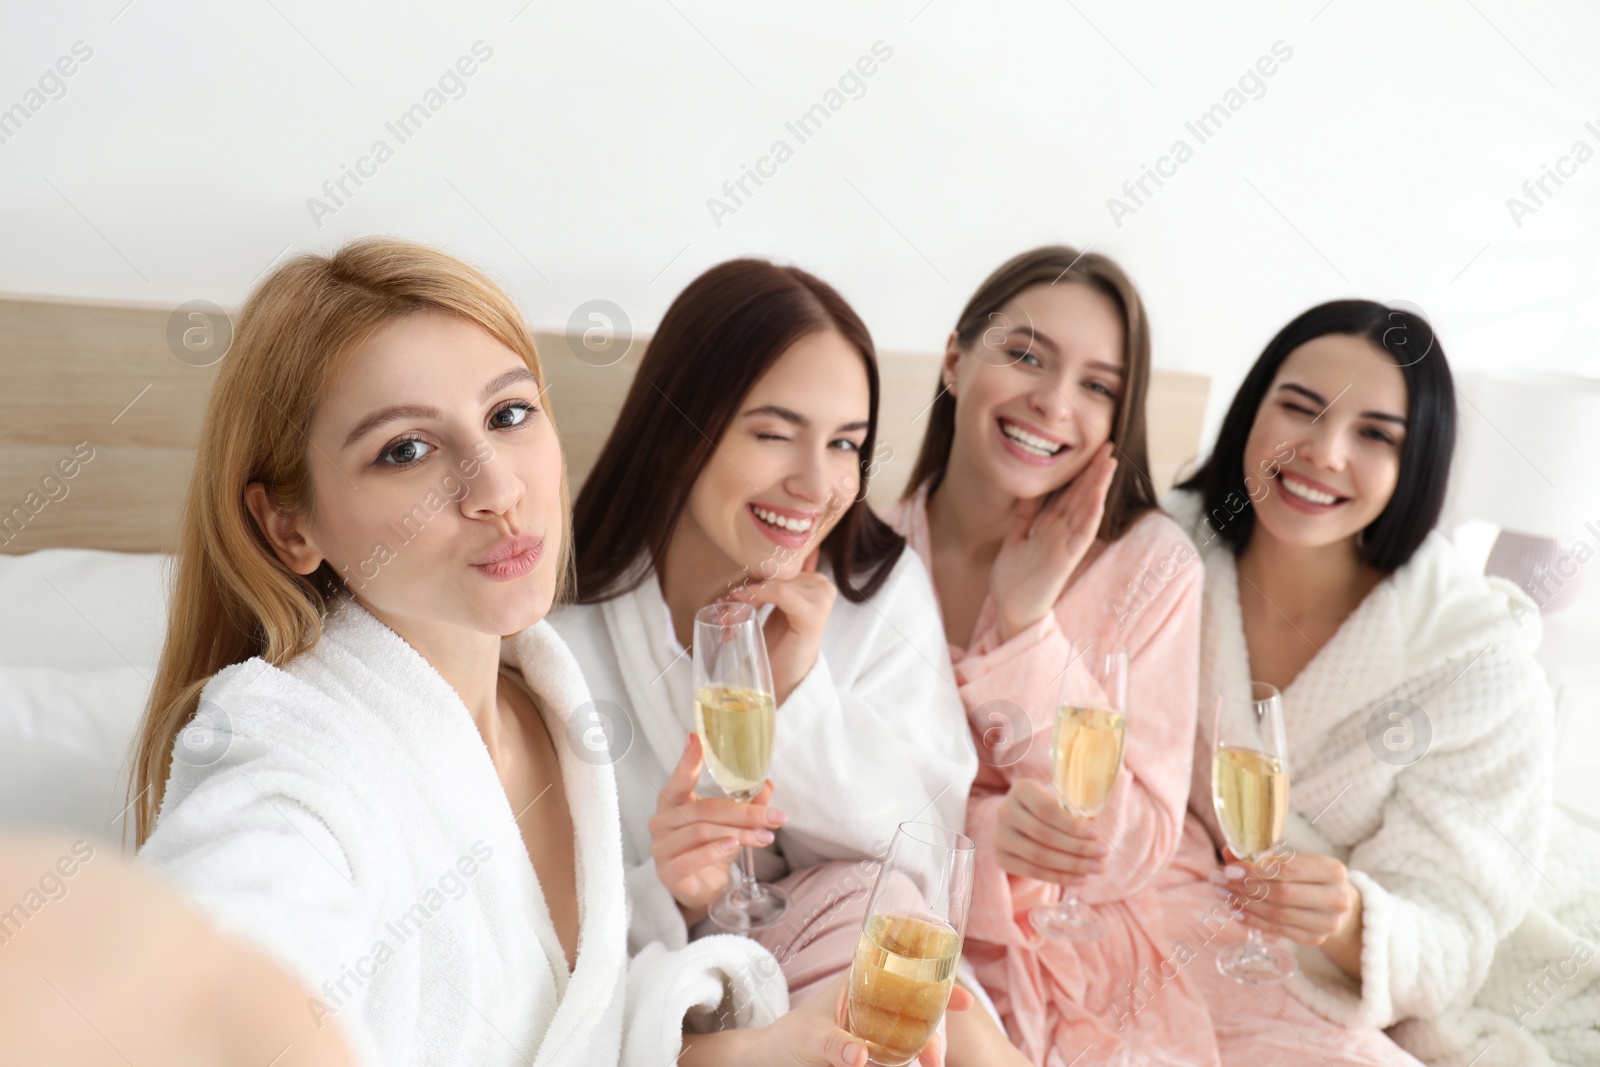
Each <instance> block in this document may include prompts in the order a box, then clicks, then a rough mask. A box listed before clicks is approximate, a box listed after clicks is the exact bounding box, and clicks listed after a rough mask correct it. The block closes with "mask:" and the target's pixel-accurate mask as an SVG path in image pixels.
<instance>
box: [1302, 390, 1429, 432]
mask: <svg viewBox="0 0 1600 1067" xmlns="http://www.w3.org/2000/svg"><path fill="white" fill-rule="evenodd" d="M1278 390H1279V391H1280V392H1290V393H1299V394H1300V395H1301V396H1303V397H1305V398H1306V399H1307V400H1310V401H1311V402H1312V403H1314V404H1318V405H1320V406H1321V407H1322V410H1324V411H1326V410H1328V402H1327V401H1326V400H1324V399H1323V398H1322V394H1321V393H1319V392H1317V391H1316V390H1314V389H1307V388H1306V387H1305V386H1303V385H1296V384H1295V383H1294V382H1284V383H1283V384H1282V385H1280V386H1278ZM1361 417H1362V418H1364V419H1376V420H1377V421H1379V422H1392V423H1395V424H1397V425H1399V426H1404V425H1406V420H1405V418H1404V417H1402V416H1400V415H1391V414H1389V413H1388V412H1387V411H1363V412H1362V413H1361Z"/></svg>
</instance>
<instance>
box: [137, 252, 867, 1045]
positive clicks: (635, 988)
mask: <svg viewBox="0 0 1600 1067" xmlns="http://www.w3.org/2000/svg"><path fill="white" fill-rule="evenodd" d="M543 394H544V377H543V372H542V370H541V368H540V365H539V359H538V355H537V353H536V352H535V350H534V346H533V342H532V339H531V336H530V334H529V332H528V330H527V328H526V326H525V325H524V324H523V323H522V321H521V319H520V317H519V315H518V313H517V311H516V309H515V307H514V306H513V305H512V303H511V302H510V300H509V299H507V297H506V296H505V295H504V294H503V293H502V292H500V290H499V289H497V288H496V287H495V286H494V285H493V283H491V282H490V281H489V280H488V279H486V278H485V277H484V276H483V275H481V274H480V273H478V272H477V271H475V270H473V269H472V268H470V267H468V266H466V265H464V264H462V263H460V262H459V261H457V260H455V259H452V258H451V257H449V256H446V255H443V254H441V253H439V252H435V251H432V250H429V249H426V248H422V247H419V246H416V245H412V244H407V243H403V242H398V241H393V240H385V239H367V240H362V241H358V242H356V243H354V244H352V245H349V246H347V247H345V248H343V249H341V250H340V251H338V252H337V253H335V254H334V255H332V256H327V257H324V256H316V255H305V256H301V257H299V258H297V259H295V260H293V261H292V262H289V263H287V264H286V265H284V266H282V267H280V268H279V269H278V270H276V271H275V272H274V273H273V274H272V275H271V276H270V277H269V278H268V279H267V280H266V281H265V282H263V283H262V285H261V286H260V288H259V289H258V290H257V291H256V292H255V293H254V294H253V295H252V297H251V298H250V300H249V302H248V303H247V305H246V306H245V308H244V311H243V313H242V316H241V318H240V321H239V324H238V331H237V335H236V340H235V343H234V347H233V350H232V351H231V352H230V354H229V356H228V360H227V363H226V364H225V365H224V366H223V369H222V371H221V374H220V375H219V377H218V380H217V383H216V386H215V388H214V391H213V394H212V397H211V401H210V406H209V408H208V411H207V414H206V419H205V425H204V429H203V431H202V438H201V442H200V447H199V451H198V455H197V459H196V463H195V468H194V475H193V481H192V483H191V486H190V490H189V495H188V500H187V504H186V507H185V509H184V513H183V519H182V529H181V537H180V543H179V552H178V557H179V558H178V566H177V575H176V581H175V587H174V590H173V594H172V598H171V613H170V622H169V629H168V634H167V640H166V645H165V648H164V651H163V654H162V660H161V663H160V667H159V673H158V676H157V678H156V682H155V686H154V690H153V692H152V694H151V698H150V703H149V706H148V709H147V711H146V716H145V720H144V722H143V725H142V727H141V732H140V736H139V739H138V744H137V750H136V754H135V758H136V767H135V771H136V775H135V780H134V789H135V797H134V800H135V804H134V810H135V813H136V822H137V832H138V839H139V843H140V845H141V846H142V850H141V852H140V854H139V860H140V862H141V863H142V864H143V865H144V866H146V867H147V868H149V869H151V870H154V871H157V872H159V873H161V874H162V875H164V876H165V877H166V878H167V879H169V880H170V881H171V882H173V883H175V884H176V885H177V886H178V887H179V888H180V889H181V890H182V891H183V892H184V894H185V895H186V896H187V897H188V898H189V899H190V900H192V901H193V902H195V903H196V904H197V905H198V906H199V907H200V908H201V909H202V911H204V912H205V913H206V914H207V915H208V916H209V917H210V918H212V919H213V920H214V921H215V922H216V923H217V924H218V925H220V926H221V927H222V928H223V930H224V931H225V932H228V933H231V934H235V935H237V936H239V937H241V938H243V939H245V940H247V941H251V942H253V943H255V944H257V945H258V946H259V947H261V948H263V949H265V950H266V951H267V952H268V953H269V955H271V956H272V957H273V958H275V959H277V960H279V961H280V962H282V963H283V964H284V965H285V966H286V967H287V968H288V969H289V970H291V971H292V972H293V973H294V974H295V975H296V976H297V977H298V978H299V979H300V981H301V982H302V983H303V984H304V985H305V986H306V987H307V988H308V989H309V991H310V992H309V995H308V997H307V1000H306V1010H307V1012H308V1013H309V1015H310V1017H311V1018H312V1019H313V1020H315V1021H316V1023H317V1025H318V1026H319V1027H322V1026H326V1025H329V1024H333V1025H336V1026H339V1027H341V1028H342V1029H343V1031H344V1033H345V1035H346V1036H347V1038H348V1039H349V1041H350V1044H351V1045H352V1047H353V1048H354V1049H355V1050H356V1053H357V1057H358V1060H359V1062H361V1063H363V1064H367V1065H371V1064H379V1063H383V1064H390V1063H428V1064H436V1063H463V1064H465V1063H471V1064H474V1065H480V1064H529V1063H532V1064H552V1065H553V1064H572V1065H574V1067H578V1065H583V1067H587V1065H590V1064H603V1063H615V1062H618V1061H619V1057H620V1060H621V1062H624V1063H630V1064H631V1063H640V1064H650V1065H652V1067H659V1065H662V1064H666V1063H670V1062H673V1060H674V1059H675V1058H676V1057H678V1056H679V1054H680V1051H681V1052H683V1053H685V1055H684V1056H683V1059H682V1061H681V1062H684V1063H719V1062H744V1061H745V1060H749V1059H754V1060H758V1061H760V1062H772V1063H793V1064H822V1063H828V1064H839V1065H841V1067H855V1065H856V1064H857V1063H858V1061H859V1060H860V1059H861V1058H864V1055H865V1053H864V1052H863V1050H861V1049H860V1048H859V1046H858V1045H857V1044H855V1043H854V1042H852V1041H851V1039H850V1038H849V1035H848V1034H846V1033H845V1032H844V1031H843V1030H842V1029H840V1028H839V1027H838V1026H837V1025H835V1022H834V1019H833V1018H832V1017H830V1016H829V1013H828V1010H827V1009H828V1008H829V1007H830V1006H831V1005H830V1004H822V1005H820V1006H819V1007H817V1008H815V1009H813V1010H811V1011H809V1012H806V1011H802V1012H795V1013H790V1014H787V1015H783V1016H782V1018H781V1019H779V1020H778V1021H777V1022H776V1023H774V1024H773V1025H771V1026H757V1027H751V1026H750V1024H760V1023H766V1022H770V1021H771V1020H773V1019H774V1018H775V1017H777V1016H778V1015H779V1014H780V1013H781V1012H782V1010H783V1009H784V1007H785V1006H786V996H785V993H784V990H783V987H782V983H781V979H777V980H776V981H771V980H769V981H763V979H762V977H761V976H762V975H766V974H771V975H774V976H775V975H776V973H777V970H776V966H775V964H774V963H773V961H772V960H771V958H770V957H769V956H767V955H766V954H765V953H764V952H763V950H761V949H759V948H757V947H756V946H755V945H754V944H753V943H752V942H749V941H745V940H742V939H735V938H725V937H724V938H708V939H706V940H704V941H702V942H699V943H697V944H695V945H691V946H687V947H685V948H683V949H681V950H679V951H677V952H667V951H666V950H665V949H664V948H662V947H661V946H660V945H646V946H643V947H642V949H641V951H640V952H639V954H638V956H637V958H635V959H633V960H631V961H630V959H629V955H628V951H627V944H626V939H627V925H626V908H625V890H624V883H623V867H622V855H621V851H620V846H619V841H620V829H619V824H618V816H617V797H616V786H615V781H614V778H613V775H612V771H611V768H610V767H609V766H608V765H606V764H605V763H604V762H596V761H591V760H586V759H585V758H583V757H584V754H585V752H586V751H587V750H586V749H585V748H584V747H583V746H582V745H581V743H578V742H575V741H572V740H570V736H571V735H570V731H571V729H572V725H571V724H572V723H573V722H574V721H579V720H575V715H577V714H578V713H580V712H581V709H582V708H583V706H584V705H585V704H586V703H587V702H588V701H589V693H588V689H587V687H586V686H585V684H584V680H583V677H582V675H581V673H580V672H579V670H578V666H577V663H576V662H575V661H574V659H573V658H572V656H571V654H570V653H569V652H568V651H567V648H566V645H565V644H563V643H562V641H561V639H560V638H559V637H557V636H556V635H555V633H554V632H553V631H552V630H551V629H550V627H549V626H548V624H546V623H545V622H543V618H544V616H545V614H546V612H548V610H549V608H550V605H551V603H552V602H553V600H554V599H555V597H556V596H557V595H558V594H559V593H560V592H561V590H562V589H563V587H564V585H565V583H566V576H567V574H568V559H569V552H570V537H569V536H568V528H569V518H568V506H567V500H568V498H567V483H566V475H565V469H564V464H563V458H562V452H561V444H560V441H559V439H558V438H557V436H556V428H555V425H554V423H553V421H552V420H551V417H550V413H549V411H548V410H547V409H546V407H545V405H544V402H543ZM730 986H731V988H730ZM725 1004H726V1005H728V1007H726V1008H723V1005H725ZM719 1009H721V1018H720V1019H718V1018H716V1017H714V1016H713V1015H712V1013H713V1012H714V1011H718V1010H719ZM690 1012H694V1013H695V1014H696V1017H697V1019H702V1018H703V1022H704V1024H705V1025H708V1026H727V1025H740V1026H744V1027H746V1028H745V1029H742V1030H740V1031H738V1032H729V1033H716V1034H710V1035H707V1036H706V1037H704V1038H700V1039H695V1040H694V1042H693V1043H692V1045H691V1046H690V1047H689V1048H684V1047H683V1023H684V1017H685V1014H686V1013H690ZM688 1053H692V1055H689V1054H688Z"/></svg>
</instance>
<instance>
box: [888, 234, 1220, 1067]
mask: <svg viewBox="0 0 1600 1067" xmlns="http://www.w3.org/2000/svg"><path fill="white" fill-rule="evenodd" d="M1149 365H1150V342H1149V332H1148V327H1147V323H1146V319H1145V313H1144V309H1143V305H1142V304H1141V302H1140V300H1139V296H1138V293H1137V291H1136V290H1135V289H1134V287H1133V285H1132V283H1131V282H1130V281H1129V280H1128V278H1127V276H1126V275H1125V274H1124V273H1123V272H1122V270H1121V269H1120V268H1119V267H1118V266H1117V265H1116V264H1115V263H1114V262H1112V261H1111V260H1109V259H1107V258H1106V257H1104V256H1100V255H1095V254H1092V253H1085V254H1081V255H1080V254H1079V253H1078V252H1076V251H1075V250H1073V249H1070V248H1064V247H1047V248H1040V249H1036V250H1034V251H1031V252H1026V253H1023V254H1022V255H1019V256H1017V257H1016V258H1014V259H1012V260H1011V261H1010V262H1008V263H1006V264H1004V265H1003V266H1001V267H1000V268H999V269H998V270H997V271H995V273H994V274H992V275H991V276H990V277H989V278H988V280H986V281H985V282H984V283H983V285H982V286H981V287H980V288H979V289H978V291H977V293H976V294H974V296H973V297H972V299H971V301H970V302H969V303H968V304H967V307H966V309H965V310H964V311H963V312H962V314H961V318H960V320H959V321H958V322H957V324H956V329H955V331H954V332H953V333H952V334H951V336H950V338H949V341H948V343H947V346H946V351H945V359H944V364H943V369H942V381H941V384H940V389H939V393H938V396H937V397H936V399H935V401H934V402H933V405H932V414H931V417H930V422H929V428H928V433H927V437H926V438H925V440H924V442H923V446H922V452H921V455H920V456H919V457H918V460H917V465H916V469H915V471H914V473H913V475H912V479H911V482H910V485H909V487H908V491H907V496H906V498H905V499H904V500H902V501H901V502H900V503H899V504H898V505H897V506H896V507H895V508H894V509H892V511H891V512H890V513H889V514H888V515H887V516H886V517H887V518H888V520H889V522H890V524H891V525H892V526H894V527H895V528H896V529H898V530H899V531H900V532H901V533H903V534H904V535H905V536H906V539H907V541H908V543H909V544H910V545H911V546H912V548H913V549H915V550H916V551H917V552H918V553H919V554H920V555H922V557H923V558H924V559H925V560H926V561H927V563H928V566H929V569H930V571H931V572H932V574H933V579H934V585H935V588H936V590H937V593H938V597H939V601H940V606H941V610H942V612H943V616H944V625H945V633H946V635H947V637H948V639H949V642H950V651H951V655H952V658H953V660H954V662H955V670H956V681H957V683H958V685H959V686H960V689H961V694H962V697H963V699H964V703H965V705H966V708H967V713H968V720H969V725H970V726H971V728H972V730H973V734H974V737H975V740H976V741H977V743H978V745H979V754H980V760H981V765H980V767H979V771H978V777H977V781H976V783H975V785H974V787H973V792H972V796H971V799H970V801H969V804H968V809H967V811H968V814H967V833H968V835H969V836H971V837H972V838H973V839H974V840H975V841H976V842H977V844H978V855H979V860H978V870H977V878H976V884H975V886H974V889H973V907H972V917H971V919H970V921H969V924H968V928H967V943H966V948H965V956H966V958H967V959H968V960H970V961H971V962H972V963H973V964H974V965H975V967H976V969H977V973H978V976H979V978H980V980H981V981H982V983H983V985H984V987H985V989H986V990H987V991H988V992H989V993H990V995H991V996H992V997H993V999H994V1002H995V1005H996V1007H997V1008H998V1010H999V1012H1000V1015H1001V1017H1002V1020H1003V1021H1004V1023H1005V1027H1006V1030H1007V1032H1008V1034H1009V1035H1010V1037H1011V1039H1012V1040H1013V1041H1014V1042H1015V1043H1016V1044H1017V1046H1018V1047H1019V1048H1020V1049H1022V1050H1023V1052H1024V1053H1025V1054H1026V1055H1027V1056H1028V1058H1029V1059H1030V1060H1032V1062H1034V1063H1035V1064H1038V1065H1040V1067H1046V1065H1056V1064H1059V1065H1069V1064H1070V1065H1073V1067H1087V1065H1088V1064H1091V1063H1125V1062H1133V1063H1144V1062H1151V1063H1182V1064H1202V1065H1204V1064H1214V1063H1216V1062H1217V1051H1216V1045H1215V1042H1214V1040H1213V1039H1212V1036H1211V1022H1210V1018H1209V1016H1208V1014H1207V1012H1206V1009H1205V1004H1204V1001H1203V999H1202V997H1201V996H1200V994H1199V992H1198V990H1197V988H1196V987H1195V985H1194V983H1193V980H1192V976H1191V975H1190V974H1189V973H1188V972H1187V971H1186V969H1185V968H1184V967H1183V965H1182V963H1183V961H1182V960H1181V959H1175V958H1174V953H1173V950H1172V946H1171V943H1170V942H1169V940H1168V939H1167V937H1166V935H1165V931H1164V919H1163V914H1162V908H1161V900H1160V897H1159V894H1158V893H1157V891H1156V888H1155V883H1156V882H1157V880H1158V875H1159V873H1160V872H1161V870H1162V869H1163V868H1164V867H1165V866H1166V865H1167V864H1168V863H1169V862H1170V860H1171V859H1172V856H1173V854H1174V852H1175V851H1176V849H1177V847H1178V843H1179V840H1180V838H1181V836H1182V833H1183V825H1184V808H1185V805H1186V803H1187V800H1188V795H1189V775H1190V766H1191V756H1192V751H1193V745H1194V736H1195V710H1196V682H1197V672H1198V648H1199V633H1200V592H1201V584H1202V583H1201V568H1200V564H1199V560H1198V553H1197V552H1196V550H1195V548H1194V546H1193V545H1192V543H1191V542H1190V541H1189V539H1188V537H1187V536H1186V535H1185V533H1184V532H1183V530H1182V528H1181V527H1179V526H1178V525H1177V524H1176V523H1175V522H1173V521H1172V520H1171V519H1169V518H1167V517H1166V516H1165V515H1164V514H1163V513H1162V512H1161V510H1160V509H1159V508H1158V507H1157V506H1156V503H1155V493H1154V490H1153V488H1152V485H1151V481H1150V477H1149V473H1148V470H1149V464H1148V460H1147V458H1146V448H1145V427H1144V415H1143V412H1144V401H1145V392H1146V385H1147V381H1148V377H1149ZM1074 641H1095V642H1101V641H1115V642H1119V643H1121V644H1123V645H1125V646H1126V647H1127V649H1128V654H1129V674H1128V709H1129V715H1128V736H1127V742H1126V750H1125V755H1124V760H1123V767H1122V770H1121V771H1120V772H1119V774H1118V778H1117V782H1116V784H1115V786H1114V788H1113V790H1112V793H1111V795H1110V798H1109V800H1108V802H1107V804H1106V807H1105V808H1104V809H1103V810H1102V811H1101V813H1100V814H1099V815H1098V816H1096V817H1095V818H1094V819H1093V820H1092V821H1087V820H1078V819H1074V818H1072V817H1071V816H1069V815H1068V814H1067V813H1066V812H1065V810H1064V809H1063V808H1062V807H1061V804H1060V803H1059V801H1058V799H1057V795H1056V793H1055V790H1054V788H1053V786H1052V785H1051V779H1050V769H1049V751H1050V741H1051V730H1052V727H1053V723H1054V719H1055V705H1056V700H1057V696H1058V690H1059V685H1060V677H1061V672H1062V671H1063V669H1064V668H1066V667H1067V665H1068V663H1069V661H1070V660H1071V658H1072V650H1071V648H1070V643H1071V642H1074ZM1064 888H1070V889H1071V890H1072V891H1073V892H1074V893H1075V894H1076V895H1077V896H1078V898H1079V900H1080V901H1082V902H1083V904H1084V905H1085V906H1086V907H1087V908H1088V909H1090V910H1091V911H1092V912H1093V913H1094V916H1095V918H1096V919H1097V920H1098V921H1099V923H1100V925H1102V926H1103V927H1104V928H1105V930H1106V933H1105V936H1104V937H1103V938H1101V939H1100V940H1097V941H1091V942H1085V943H1073V942H1069V941H1065V940H1057V939H1041V938H1039V937H1038V936H1037V935H1036V934H1035V931H1034V930H1033V928H1032V926H1031V924H1030V922H1029V919H1028V914H1029V912H1030V911H1031V910H1032V909H1033V908H1035V907H1037V906H1039V905H1046V904H1053V903H1055V902H1056V901H1058V900H1059V899H1060V898H1061V896H1062V893H1063V889H1064ZM1130 1050H1132V1051H1133V1057H1132V1058H1131V1059H1128V1058H1126V1056H1127V1053H1128V1052H1129V1051H1130ZM960 1052H961V1049H960V1048H959V1045H958V1042H957V1041H956V1039H955V1036H954V1035H952V1041H951V1046H950V1055H951V1057H952V1059H954V1058H957V1057H958V1056H959V1055H960Z"/></svg>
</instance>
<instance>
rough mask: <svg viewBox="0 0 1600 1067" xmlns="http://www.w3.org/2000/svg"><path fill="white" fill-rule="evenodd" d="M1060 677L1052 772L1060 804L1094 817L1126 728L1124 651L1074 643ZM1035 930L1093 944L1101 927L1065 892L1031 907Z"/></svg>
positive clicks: (1113, 774)
mask: <svg viewBox="0 0 1600 1067" xmlns="http://www.w3.org/2000/svg"><path fill="white" fill-rule="evenodd" d="M1072 652H1073V658H1072V660H1071V662H1069V663H1068V665H1067V669H1066V670H1064V671H1063V672H1062V674H1061V695H1060V699H1059V700H1058V701H1057V710H1056V722H1055V732H1054V735H1053V737H1052V739H1051V744H1050V768H1051V776H1052V778H1053V779H1054V784H1055V787H1056V792H1057V793H1058V794H1059V796H1060V800H1061V806H1062V807H1063V808H1065V809H1066V811H1067V813H1068V814H1069V815H1071V816H1073V817H1074V818H1077V819H1092V818H1094V817H1095V816H1096V815H1098V814H1099V813H1100V809H1101V808H1103V807H1104V806H1105V803H1106V799H1107V798H1108V797H1109V796H1110V795H1111V789H1112V787H1113V786H1114V785H1115V784H1116V781H1117V772H1118V771H1120V770H1121V769H1122V750H1123V746H1124V742H1125V740H1126V738H1127V730H1128V650H1127V649H1126V648H1124V647H1123V646H1122V645H1119V644H1116V643H1114V642H1102V643H1098V644H1087V643H1084V644H1075V645H1074V646H1073V650H1072ZM1029 920H1030V921H1031V922H1032V924H1033V928H1034V929H1035V930H1036V931H1038V932H1039V933H1041V934H1043V935H1045V936H1047V937H1059V938H1064V939H1066V940H1068V941H1097V940H1099V939H1100V938H1102V937H1104V936H1105V927H1104V926H1103V925H1101V924H1100V923H1099V922H1098V921H1096V919H1095V918H1094V916H1093V915H1091V914H1090V913H1089V912H1088V911H1087V910H1086V909H1085V908H1084V907H1083V905H1082V904H1081V903H1080V902H1079V901H1078V896H1077V894H1076V893H1074V892H1072V891H1071V890H1070V889H1069V890H1065V891H1064V893H1063V896H1062V899H1061V902H1060V903H1059V904H1057V905H1055V906H1053V907H1039V908H1035V909H1033V911H1032V913H1031V914H1030V915H1029Z"/></svg>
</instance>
